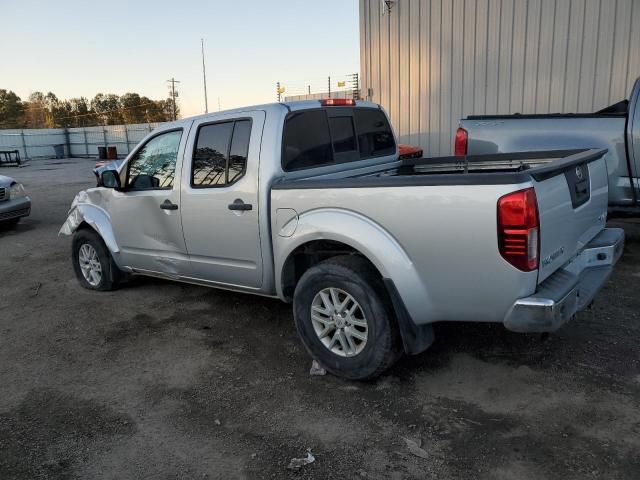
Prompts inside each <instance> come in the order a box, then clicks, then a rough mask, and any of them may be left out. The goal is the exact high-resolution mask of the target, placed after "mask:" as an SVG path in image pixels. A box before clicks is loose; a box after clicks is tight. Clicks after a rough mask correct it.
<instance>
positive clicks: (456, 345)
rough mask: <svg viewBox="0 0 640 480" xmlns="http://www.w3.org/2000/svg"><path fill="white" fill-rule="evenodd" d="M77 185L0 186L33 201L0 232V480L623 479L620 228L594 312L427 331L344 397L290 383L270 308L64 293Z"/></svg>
mask: <svg viewBox="0 0 640 480" xmlns="http://www.w3.org/2000/svg"><path fill="white" fill-rule="evenodd" d="M91 165H92V162H91V161H88V160H71V159H66V160H55V161H54V160H48V161H39V162H33V163H32V164H31V165H30V166H28V167H25V168H21V169H9V168H6V169H2V171H1V172H0V173H3V174H7V175H11V176H13V177H15V178H16V179H18V180H20V181H22V182H24V184H25V187H26V188H27V189H28V192H29V194H30V195H31V197H32V200H33V211H32V215H31V217H29V218H28V219H26V220H24V221H23V222H22V223H21V224H20V225H18V227H16V228H15V229H6V228H5V229H2V230H0V272H2V273H1V275H0V278H1V280H0V478H1V479H10V478H20V479H33V478H52V479H68V478H91V479H94V478H113V479H124V478H224V479H234V478H295V479H298V478H363V477H366V478H390V479H413V478H416V479H417V478H420V479H424V478H437V479H453V478H482V479H513V478H518V479H525V480H526V479H534V478H535V479H539V478H552V479H563V480H568V479H585V478H607V479H633V480H637V479H638V478H640V409H639V407H640V362H639V360H640V355H639V353H640V346H639V340H640V314H639V311H640V296H639V295H638V285H639V284H640V223H638V222H634V221H626V222H624V223H621V224H620V225H622V226H624V228H625V229H626V231H627V247H626V250H625V254H624V257H623V258H622V260H621V262H620V263H619V265H618V268H617V270H616V272H615V274H614V276H613V278H612V280H611V281H610V283H609V284H608V285H607V286H606V288H605V289H604V291H602V292H601V293H600V295H599V297H598V298H597V302H596V304H595V306H594V308H593V309H592V310H591V311H589V312H585V313H583V314H581V315H580V317H579V318H578V319H577V320H576V321H573V322H572V323H570V324H568V325H567V326H565V327H564V328H562V329H561V330H560V331H559V332H557V333H555V334H554V335H551V336H550V337H549V338H548V339H546V340H543V339H541V338H540V336H537V335H522V334H515V333H511V332H508V331H506V330H505V329H504V328H503V327H502V326H501V325H498V324H496V325H493V324H492V325H487V324H441V325H437V326H436V342H435V344H434V345H433V347H432V348H431V349H429V350H428V351H427V352H425V353H423V354H422V355H419V356H417V357H410V358H404V359H403V360H401V361H400V362H399V363H398V365H397V366H395V367H394V368H393V369H392V370H391V371H390V372H389V373H388V374H386V375H384V376H383V377H382V378H380V379H379V380H377V381H375V382H371V383H351V382H346V381H343V380H340V379H338V378H335V377H332V376H324V377H310V376H309V374H308V372H309V367H310V363H311V362H310V359H309V358H308V357H307V355H306V353H305V352H304V351H303V348H302V347H301V345H300V344H299V342H298V340H297V337H296V333H295V329H294V326H293V322H292V314H291V309H290V307H289V306H288V305H284V304H282V303H280V302H279V301H277V300H270V299H264V298H260V297H252V296H246V295H240V294H234V293H229V292H224V291H216V290H212V289H206V288H201V287H196V286H190V285H183V284H177V283H170V282H164V281H159V280H153V279H139V280H136V281H134V282H133V283H132V284H130V285H128V286H127V287H126V288H123V289H122V290H120V291H117V292H111V293H94V292H89V291H86V290H83V289H82V288H80V287H79V285H78V283H77V282H76V280H75V278H74V276H73V271H72V267H71V264H70V260H69V255H70V241H69V239H68V238H58V237H57V231H58V229H59V227H60V225H61V224H62V223H63V221H64V219H65V215H66V212H67V209H68V207H69V205H70V203H71V200H72V199H73V197H74V195H75V193H76V192H77V191H78V190H80V189H82V188H85V187H88V186H91V184H92V183H93V178H92V175H91V173H90V170H91ZM405 439H409V440H410V441H412V442H415V443H414V444H411V445H413V446H414V448H409V446H408V444H407V442H406V440H405ZM417 445H421V448H422V450H419V449H416V448H415V446H417ZM307 449H311V450H312V451H313V454H314V455H315V458H316V461H315V463H313V464H310V465H305V466H304V467H302V468H301V469H300V470H298V471H291V470H288V469H287V465H288V464H289V461H290V460H291V458H293V457H303V456H305V454H306V452H307ZM416 453H417V454H418V455H416Z"/></svg>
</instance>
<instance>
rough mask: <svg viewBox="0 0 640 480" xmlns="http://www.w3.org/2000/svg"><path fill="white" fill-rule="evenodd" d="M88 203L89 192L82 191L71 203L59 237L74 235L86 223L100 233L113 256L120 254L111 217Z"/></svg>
mask: <svg viewBox="0 0 640 480" xmlns="http://www.w3.org/2000/svg"><path fill="white" fill-rule="evenodd" d="M87 202H88V195H87V192H85V191H82V192H80V193H78V195H76V198H74V199H73V202H72V203H71V209H70V210H69V213H68V215H67V219H66V220H65V222H64V224H63V225H62V227H61V228H60V231H59V232H58V235H65V236H68V235H73V234H74V233H75V232H76V231H77V230H78V228H79V227H80V225H82V224H83V223H86V224H87V225H89V226H90V227H91V228H93V229H94V230H95V231H96V232H98V234H99V235H100V236H101V237H102V240H103V241H104V243H105V245H106V246H107V248H108V249H109V251H110V252H111V253H112V254H117V253H120V247H118V244H117V242H116V238H115V236H114V234H113V228H112V227H111V219H110V218H109V215H108V214H107V212H105V211H104V210H103V209H102V208H100V207H98V206H96V205H94V204H92V203H87Z"/></svg>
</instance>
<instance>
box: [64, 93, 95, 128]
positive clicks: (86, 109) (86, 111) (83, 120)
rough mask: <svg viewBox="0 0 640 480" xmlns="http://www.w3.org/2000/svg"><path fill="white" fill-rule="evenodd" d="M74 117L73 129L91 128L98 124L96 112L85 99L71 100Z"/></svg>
mask: <svg viewBox="0 0 640 480" xmlns="http://www.w3.org/2000/svg"><path fill="white" fill-rule="evenodd" d="M69 105H70V106H71V112H72V115H73V125H72V126H73V127H90V126H94V125H97V124H98V119H97V117H96V114H95V112H94V111H93V110H92V109H91V107H90V105H89V100H87V99H86V98H85V97H80V98H71V99H69Z"/></svg>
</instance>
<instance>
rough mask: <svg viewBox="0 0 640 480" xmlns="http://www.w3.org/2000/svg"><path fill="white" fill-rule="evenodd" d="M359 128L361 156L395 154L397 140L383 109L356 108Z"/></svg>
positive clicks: (355, 114) (355, 115) (357, 126)
mask: <svg viewBox="0 0 640 480" xmlns="http://www.w3.org/2000/svg"><path fill="white" fill-rule="evenodd" d="M354 118H355V120H356V128H357V130H358V146H359V149H360V158H370V157H382V156H385V155H393V154H394V153H395V151H396V142H395V140H394V138H393V133H392V132H391V127H390V126H389V122H388V121H387V117H386V116H385V114H384V113H383V112H382V111H381V110H374V109H373V108H356V109H355V111H354Z"/></svg>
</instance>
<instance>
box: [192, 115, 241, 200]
mask: <svg viewBox="0 0 640 480" xmlns="http://www.w3.org/2000/svg"><path fill="white" fill-rule="evenodd" d="M250 137H251V120H236V121H231V122H221V123H213V124H210V125H203V126H201V127H200V128H199V129H198V135H197V137H196V148H195V151H194V154H193V165H192V169H191V186H192V187H196V188H207V187H223V186H225V185H230V184H232V183H234V182H236V181H238V180H239V179H240V178H242V177H243V176H244V174H245V171H246V168H247V154H248V152H249V139H250Z"/></svg>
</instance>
